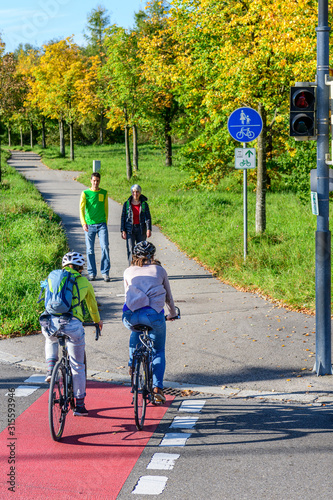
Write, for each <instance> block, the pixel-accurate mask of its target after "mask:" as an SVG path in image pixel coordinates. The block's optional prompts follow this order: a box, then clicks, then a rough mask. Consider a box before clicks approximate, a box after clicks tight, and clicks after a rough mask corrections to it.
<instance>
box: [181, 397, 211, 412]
mask: <svg viewBox="0 0 333 500" xmlns="http://www.w3.org/2000/svg"><path fill="white" fill-rule="evenodd" d="M205 403H206V400H205V399H191V400H189V401H183V402H182V404H181V405H180V407H179V411H186V412H189V413H199V412H200V411H201V410H202V408H203V407H204V405H205Z"/></svg>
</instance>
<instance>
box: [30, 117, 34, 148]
mask: <svg viewBox="0 0 333 500" xmlns="http://www.w3.org/2000/svg"><path fill="white" fill-rule="evenodd" d="M30 147H31V149H32V148H33V147H34V128H33V124H32V123H31V122H30Z"/></svg>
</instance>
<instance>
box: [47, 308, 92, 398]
mask: <svg viewBox="0 0 333 500" xmlns="http://www.w3.org/2000/svg"><path fill="white" fill-rule="evenodd" d="M58 328H59V318H57V317H56V316H51V324H50V328H49V331H50V334H51V336H50V337H49V336H48V332H47V331H46V330H45V328H43V327H42V334H43V335H44V337H45V357H46V360H48V359H53V360H54V361H57V360H58V339H57V337H53V336H52V333H55V332H56V331H57V330H58ZM63 332H64V333H65V334H66V335H68V336H69V337H70V338H69V340H68V341H67V349H68V354H69V362H70V365H71V369H72V374H73V389H74V396H75V397H76V398H84V397H85V395H86V373H85V366H84V349H85V336H84V328H83V326H82V323H81V321H80V320H78V319H77V318H72V319H71V320H70V322H69V323H68V324H67V325H64V327H63Z"/></svg>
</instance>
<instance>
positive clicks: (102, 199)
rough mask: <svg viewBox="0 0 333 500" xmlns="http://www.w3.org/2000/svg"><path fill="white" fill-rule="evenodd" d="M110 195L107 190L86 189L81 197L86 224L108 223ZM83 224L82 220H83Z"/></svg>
mask: <svg viewBox="0 0 333 500" xmlns="http://www.w3.org/2000/svg"><path fill="white" fill-rule="evenodd" d="M107 206H108V193H107V191H106V190H105V189H99V190H98V191H92V190H91V189H86V190H85V191H83V192H82V195H81V210H82V215H83V214H84V220H85V223H86V224H88V225H90V224H102V223H103V222H107V213H106V210H107ZM81 222H82V220H81Z"/></svg>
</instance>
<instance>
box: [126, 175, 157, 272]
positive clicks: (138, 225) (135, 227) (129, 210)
mask: <svg viewBox="0 0 333 500" xmlns="http://www.w3.org/2000/svg"><path fill="white" fill-rule="evenodd" d="M141 191H142V190H141V187H140V186H139V185H138V184H134V185H133V186H132V187H131V193H132V194H131V196H130V197H129V198H128V200H127V201H125V203H124V205H123V211H122V214H121V226H120V231H121V237H122V238H123V239H124V240H126V247H127V258H128V263H129V265H131V262H132V251H133V248H134V246H135V245H136V243H139V242H140V241H145V240H146V239H147V238H150V236H151V217H150V211H149V206H148V203H147V198H146V196H144V195H143V194H141Z"/></svg>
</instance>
